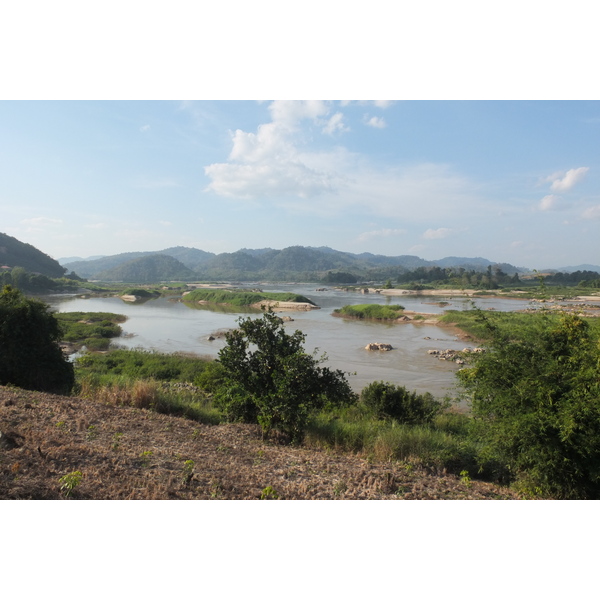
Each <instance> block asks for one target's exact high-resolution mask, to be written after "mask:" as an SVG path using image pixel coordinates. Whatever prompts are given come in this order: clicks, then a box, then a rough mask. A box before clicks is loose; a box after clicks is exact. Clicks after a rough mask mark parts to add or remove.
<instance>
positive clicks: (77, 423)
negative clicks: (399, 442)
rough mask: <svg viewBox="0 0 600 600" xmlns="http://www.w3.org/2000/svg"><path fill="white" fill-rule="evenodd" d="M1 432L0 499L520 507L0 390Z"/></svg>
mask: <svg viewBox="0 0 600 600" xmlns="http://www.w3.org/2000/svg"><path fill="white" fill-rule="evenodd" d="M0 432H1V435H0V499H62V498H67V497H70V498H71V499H95V500H103V499H197V500H209V499H238V500H242V499H247V500H252V499H261V497H262V498H268V499H282V500H283V499H285V500H287V499H303V500H304V499H306V500H308V499H407V500H408V499H517V495H516V494H514V493H513V492H511V491H510V490H507V489H505V488H502V487H499V486H495V485H492V484H488V483H484V482H477V481H470V482H469V481H462V480H461V479H460V478H458V477H455V476H450V475H434V474H431V473H428V472H426V471H424V470H422V469H420V468H419V467H415V466H413V465H410V464H406V463H399V462H383V463H377V462H372V461H370V460H368V459H367V458H365V457H360V456H355V455H351V454H346V453H336V452H333V451H325V450H315V449H309V448H304V447H290V446H285V445H281V444H278V443H277V442H275V441H273V442H263V441H262V439H261V436H260V432H259V430H258V428H257V427H254V426H251V425H237V424H229V425H218V426H210V425H202V424H199V423H196V422H194V421H190V420H186V419H183V418H178V417H172V416H168V415H160V414H157V413H155V412H152V411H149V410H143V409H136V408H130V407H119V406H114V405H107V404H101V403H99V402H94V401H92V400H86V399H83V398H77V397H63V396H54V395H51V394H44V393H38V392H30V391H25V390H21V389H19V388H12V387H3V386H0ZM189 461H192V462H189ZM77 471H79V472H80V474H81V476H80V478H79V479H78V478H77V477H75V478H73V479H71V485H70V486H69V485H68V480H67V486H64V484H65V480H64V479H63V480H61V478H63V477H64V476H66V475H69V474H70V473H73V472H77ZM74 482H77V483H76V484H75V485H73V483H74ZM61 488H62V489H61Z"/></svg>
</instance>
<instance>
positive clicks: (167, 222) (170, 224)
mask: <svg viewBox="0 0 600 600" xmlns="http://www.w3.org/2000/svg"><path fill="white" fill-rule="evenodd" d="M158 224H159V225H162V226H163V227H171V226H172V225H173V223H171V221H159V222H158Z"/></svg>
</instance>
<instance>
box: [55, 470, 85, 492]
mask: <svg viewBox="0 0 600 600" xmlns="http://www.w3.org/2000/svg"><path fill="white" fill-rule="evenodd" d="M82 479H83V474H82V472H81V471H73V472H71V473H67V474H66V475H63V476H62V477H61V478H60V479H59V480H58V483H60V491H61V492H62V493H63V494H64V496H65V498H70V497H71V496H72V495H73V490H74V489H75V488H76V487H77V486H78V485H79V484H80V483H81V480H82Z"/></svg>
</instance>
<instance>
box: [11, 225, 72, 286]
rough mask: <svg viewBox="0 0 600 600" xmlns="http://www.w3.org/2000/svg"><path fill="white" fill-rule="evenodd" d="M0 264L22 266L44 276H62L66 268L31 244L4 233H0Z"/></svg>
mask: <svg viewBox="0 0 600 600" xmlns="http://www.w3.org/2000/svg"><path fill="white" fill-rule="evenodd" d="M0 266H7V267H23V268H24V269H25V270H27V271H29V272H30V273H40V274H41V275H46V277H62V276H63V275H64V274H65V272H66V269H65V268H64V267H62V266H61V265H60V264H59V263H58V261H56V260H54V259H53V258H51V257H50V256H48V255H47V254H44V253H43V252H42V251H41V250H38V249H37V248H36V247H35V246H32V245H31V244H26V243H25V242H20V241H19V240H18V239H16V238H14V237H11V236H10V235H7V234H5V233H0Z"/></svg>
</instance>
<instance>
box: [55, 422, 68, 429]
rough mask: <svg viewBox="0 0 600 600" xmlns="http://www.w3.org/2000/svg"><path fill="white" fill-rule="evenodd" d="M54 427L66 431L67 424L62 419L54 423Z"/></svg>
mask: <svg viewBox="0 0 600 600" xmlns="http://www.w3.org/2000/svg"><path fill="white" fill-rule="evenodd" d="M56 428H57V429H60V430H61V431H66V430H67V424H66V423H65V422H64V421H59V422H58V423H57V424H56Z"/></svg>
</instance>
